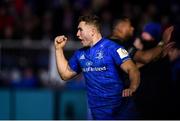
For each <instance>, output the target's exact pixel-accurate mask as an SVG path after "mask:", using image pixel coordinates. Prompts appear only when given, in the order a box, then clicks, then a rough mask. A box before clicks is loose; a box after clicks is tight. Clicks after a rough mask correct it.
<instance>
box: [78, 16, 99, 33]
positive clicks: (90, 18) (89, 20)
mask: <svg viewBox="0 0 180 121" xmlns="http://www.w3.org/2000/svg"><path fill="white" fill-rule="evenodd" d="M81 21H84V22H86V24H91V25H94V26H95V27H96V28H97V30H98V31H99V32H100V31H101V21H100V18H99V17H98V16H96V15H86V16H80V17H79V19H78V22H81Z"/></svg>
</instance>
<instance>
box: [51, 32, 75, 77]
mask: <svg viewBox="0 0 180 121" xmlns="http://www.w3.org/2000/svg"><path fill="white" fill-rule="evenodd" d="M66 42H67V37H65V36H64V35H62V36H57V37H56V38H55V41H54V45H55V54H56V55H55V56H56V64H57V69H58V73H59V75H60V76H61V78H62V79H63V80H69V79H71V78H72V77H74V76H75V75H77V73H76V72H74V71H73V70H72V69H71V68H70V66H69V65H68V61H67V60H66V58H65V56H64V52H63V48H64V46H65V45H66Z"/></svg>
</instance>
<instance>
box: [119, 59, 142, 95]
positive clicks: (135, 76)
mask: <svg viewBox="0 0 180 121" xmlns="http://www.w3.org/2000/svg"><path fill="white" fill-rule="evenodd" d="M121 68H122V69H123V70H124V71H125V72H126V73H128V75H129V80H130V85H129V88H127V89H125V90H123V93H122V96H123V97H127V96H132V94H133V93H134V92H135V91H136V90H137V88H138V86H139V84H140V72H139V70H138V68H137V67H136V65H135V64H134V63H133V61H132V60H127V61H125V62H124V63H122V64H121Z"/></svg>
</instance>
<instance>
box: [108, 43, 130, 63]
mask: <svg viewBox="0 0 180 121" xmlns="http://www.w3.org/2000/svg"><path fill="white" fill-rule="evenodd" d="M110 53H111V55H112V57H113V60H114V61H115V63H116V64H117V65H121V64H122V63H124V62H125V61H126V60H129V59H131V58H130V56H129V53H128V52H127V51H126V49H124V48H123V47H122V46H118V47H114V48H113V49H111V50H110Z"/></svg>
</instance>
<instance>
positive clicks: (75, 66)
mask: <svg viewBox="0 0 180 121" xmlns="http://www.w3.org/2000/svg"><path fill="white" fill-rule="evenodd" d="M68 64H69V66H70V68H71V69H72V70H73V71H75V72H76V73H80V72H81V68H80V65H79V61H78V52H77V51H76V52H75V53H74V54H73V56H72V57H71V58H70V60H69V61H68Z"/></svg>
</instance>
